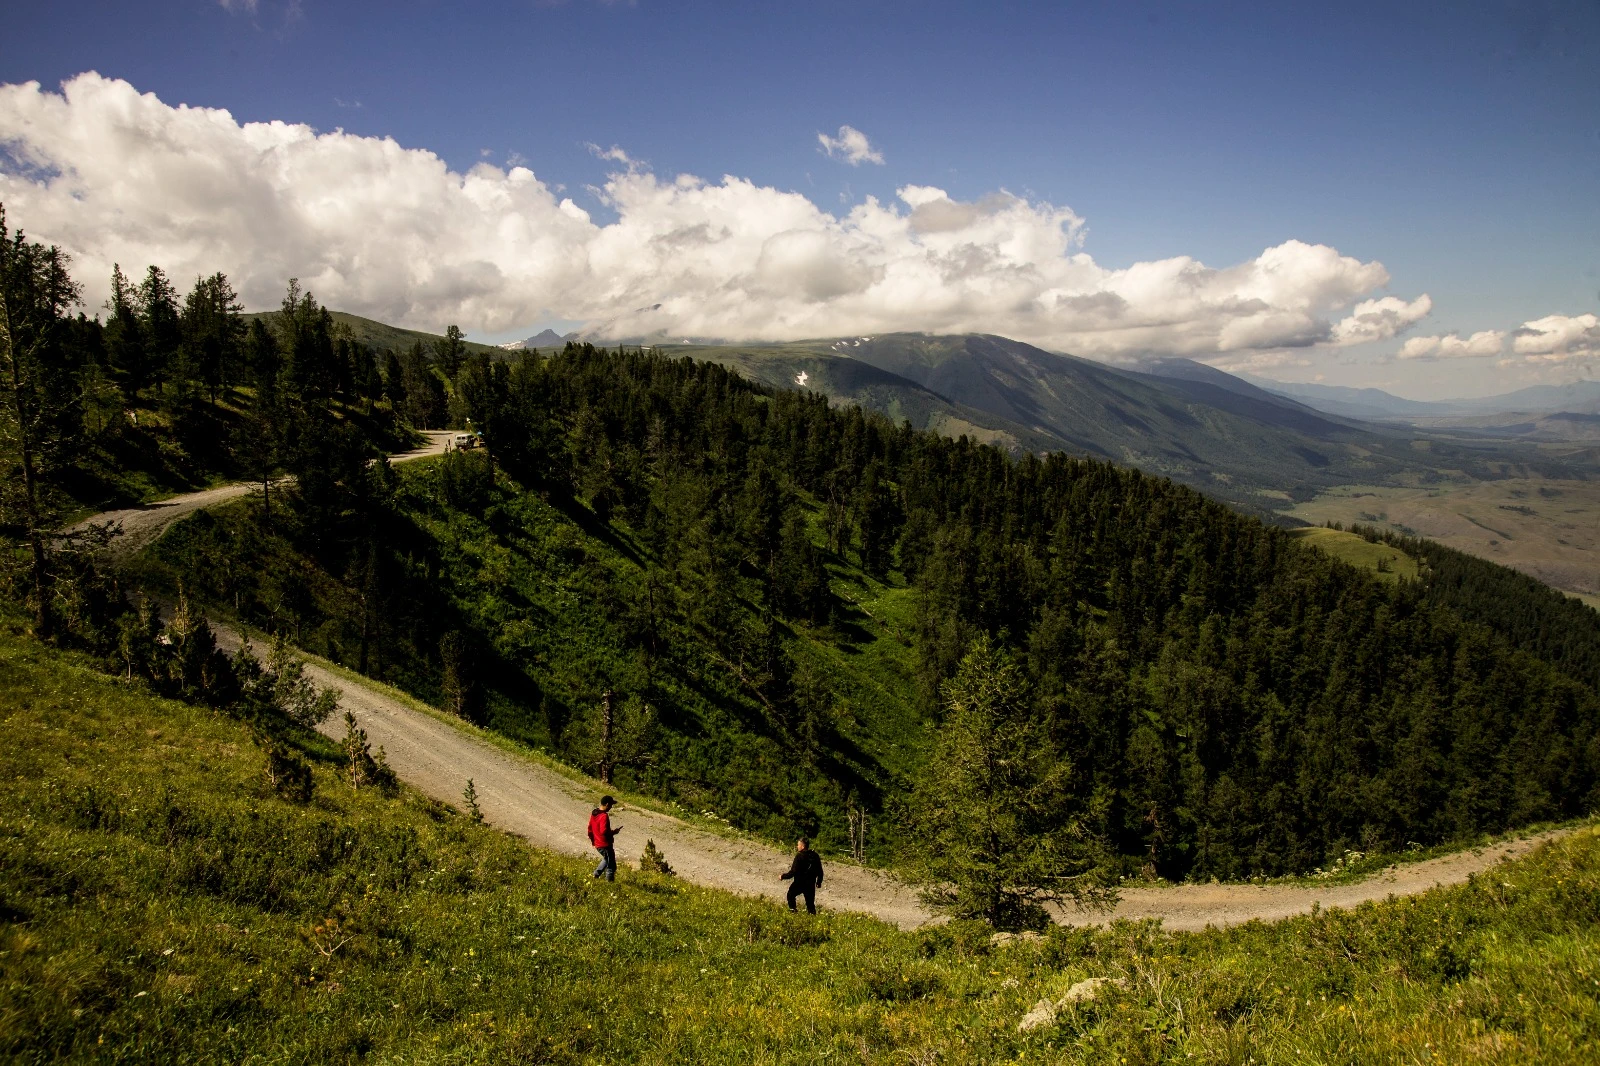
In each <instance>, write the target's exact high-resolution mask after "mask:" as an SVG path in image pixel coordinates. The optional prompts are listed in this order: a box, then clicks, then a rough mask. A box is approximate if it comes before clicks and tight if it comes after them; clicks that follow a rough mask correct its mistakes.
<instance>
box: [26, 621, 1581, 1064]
mask: <svg viewBox="0 0 1600 1066" xmlns="http://www.w3.org/2000/svg"><path fill="white" fill-rule="evenodd" d="M0 708H3V710H0V715H3V721H0V728H3V730H4V736H5V738H6V739H5V742H4V744H3V745H0V1056H3V1057H5V1058H6V1059H7V1060H9V1061H46V1060H95V1061H138V1062H153V1061H170V1062H177V1061H204V1062H212V1061H227V1062H274V1061H356V1060H360V1059H366V1060H370V1061H386V1062H401V1061H432V1062H499V1061H507V1062H510V1061H516V1062H527V1061H538V1062H562V1063H565V1062H572V1063H577V1062H608V1063H617V1062H660V1063H667V1062H697V1063H715V1062H775V1061H782V1062H807V1061H821V1060H824V1059H838V1058H841V1057H848V1058H849V1059H851V1060H862V1061H868V1062H880V1061H881V1062H907V1061H912V1062H917V1061H921V1062H932V1061H938V1062H941V1063H956V1062H1001V1061H1058V1062H1090V1061H1093V1062H1108V1061H1109V1062H1116V1061H1126V1062H1129V1063H1140V1062H1157V1061H1184V1060H1186V1059H1194V1060H1198V1061H1220V1062H1241V1063H1242V1062H1246V1061H1249V1060H1251V1059H1254V1061H1257V1062H1271V1061H1294V1062H1317V1061H1341V1062H1346V1061H1362V1062H1408V1063H1409V1062H1422V1061H1435V1060H1437V1061H1452V1062H1459V1061H1466V1060H1471V1059H1477V1058H1483V1059H1493V1060H1495V1061H1501V1062H1517V1061H1521V1062H1562V1061H1570V1062H1580V1061H1593V1059H1594V1056H1595V1055H1596V1053H1597V1052H1600V837H1597V836H1596V834H1595V833H1594V832H1593V831H1580V832H1579V833H1577V834H1575V835H1574V836H1573V837H1572V838H1570V839H1569V840H1568V841H1566V842H1565V843H1563V844H1561V845H1559V846H1555V847H1551V848H1548V849H1545V850H1543V851H1541V852H1540V853H1539V854H1538V855H1536V856H1535V857H1534V858H1532V859H1530V860H1527V861H1524V862H1521V863H1518V864H1516V865H1511V866H1506V867H1502V868H1500V869H1497V870H1495V871H1494V872H1493V873H1492V874H1490V875H1487V876H1485V877H1482V878H1480V879H1478V880H1477V881H1476V882H1474V883H1473V884H1471V885H1469V886H1464V887H1461V888H1458V889H1454V890H1449V891H1436V892H1433V893H1430V894H1428V895H1426V896H1423V897H1419V898H1416V899H1411V900H1402V901H1392V902H1389V903H1385V904H1380V905H1369V906H1364V907H1362V908H1361V909H1359V910H1358V911H1356V912H1353V913H1349V914H1345V913H1332V914H1324V915H1317V916H1314V917H1309V918H1304V919H1298V920H1294V921H1290V922H1285V923H1281V924H1279V925H1275V926H1270V927H1269V926H1253V927H1246V928H1242V929H1237V930H1233V931H1229V932H1221V933H1205V934H1195V935H1165V934H1162V933H1160V932H1159V931H1158V930H1156V929H1154V928H1151V927H1148V926H1128V925H1123V926H1119V927H1115V928H1113V929H1111V930H1108V931H1100V932H1078V931H1070V930H1057V931H1055V932H1054V933H1052V935H1051V936H1050V937H1049V938H1047V939H1045V940H1044V941H1042V942H1039V943H1036V944H1019V945H1016V946H1012V947H1008V948H1004V949H998V950H991V949H990V947H989V945H988V941H987V938H986V937H985V936H983V935H982V930H981V929H975V928H971V927H966V926H957V927H954V928H946V929H942V930H930V931H925V932H923V933H909V934H908V933H900V932H898V931H896V930H893V929H890V928H888V927H886V926H883V925H880V924H879V923H876V922H873V921H871V920H868V919H860V918H851V917H847V916H841V915H824V916H823V917H821V918H820V919H817V920H814V921H813V920H808V919H805V918H798V919H795V918H790V917H789V916H787V915H785V914H783V913H781V912H780V911H779V910H778V909H777V908H776V907H774V906H772V905H770V904H765V903H761V902H757V901H750V900H742V899H737V898H734V897H730V896H727V895H725V894H722V893H719V892H715V891H712V890H706V889H698V888H695V887H692V886H687V885H683V884H681V883H679V882H677V881H674V880H672V879H668V878H662V877H658V876H650V875H644V874H639V873H636V872H632V871H624V873H623V875H622V879H621V880H620V881H619V882H618V883H617V884H616V885H615V886H608V885H603V884H599V883H596V882H592V881H590V880H589V878H588V868H587V864H586V863H583V862H580V861H574V860H567V859H562V858H557V857H554V856H550V855H546V854H543V853H539V852H535V851H532V850H530V849H528V848H527V847H525V846H524V845H522V844H521V843H520V842H518V841H517V840H515V839H513V838H510V837H507V836H505V835H503V834H501V833H498V832H496V831H494V830H492V829H489V828H486V827H483V826H477V825H473V824H472V823H471V822H470V821H468V819H466V818H465V817H463V816H461V815H459V814H457V813H455V812H453V811H450V810H449V809H447V808H444V807H441V806H439V805H437V804H434V803H431V802H429V801H427V800H424V799H422V798H420V797H418V796H416V795H415V794H413V793H410V792H409V791H402V792H401V793H400V794H399V795H396V796H384V795H382V794H381V793H378V792H376V791H372V790H363V791H359V792H358V791H353V790H352V789H350V788H349V787H348V786H347V785H346V784H344V783H343V782H342V781H341V780H340V779H339V777H338V774H337V761H336V753H335V751H334V750H333V748H332V746H331V745H330V744H328V743H327V742H326V741H323V740H321V739H320V738H317V737H313V736H306V737H302V738H301V739H300V744H301V745H302V747H303V748H304V749H305V752H306V753H307V755H308V756H309V757H310V758H311V760H312V761H313V762H314V763H315V777H316V793H315V797H314V798H313V800H312V801H311V802H310V803H309V804H305V805H297V804H294V803H291V802H288V801H286V800H282V799H279V798H277V796H276V795H275V794H274V793H273V792H272V790H271V789H270V788H268V787H267V785H266V783H265V780H264V777H263V774H262V770H263V766H264V763H265V759H264V756H263V755H262V754H261V753H260V751H259V750H258V749H256V748H255V747H254V746H253V745H252V744H251V742H250V739H249V736H248V733H247V732H246V731H245V729H244V728H243V727H242V726H240V725H239V724H238V723H236V722H233V721H231V720H229V719H227V718H226V717H223V716H220V715H218V714H215V713H214V712H210V711H207V710H202V709H198V708H194V707H190V706H186V705H183V704H178V703H172V702H168V701H162V700H158V699H155V698H153V697H151V696H149V695H148V694H147V693H145V692H144V691H143V690H141V689H140V688H138V687H135V686H130V685H127V684H124V683H122V682H120V681H119V680H117V679H115V678H111V677H107V676H105V675H104V674H100V673H98V672H96V671H95V670H94V669H92V668H91V666H90V665H88V664H87V663H85V662H84V661H82V660H79V659H76V658H74V657H73V656H69V655H64V654H61V653H58V652H54V651H51V650H47V649H44V648H42V647H40V646H39V645H37V644H35V643H33V642H31V641H29V640H28V639H26V638H23V637H21V636H19V635H17V633H16V632H15V630H14V629H13V628H10V627H4V628H3V631H0ZM669 858H670V856H669ZM825 898H826V893H825V892H824V899H825ZM1090 976H1109V977H1121V978H1125V979H1127V986H1126V987H1125V988H1121V989H1117V988H1113V989H1110V990H1109V991H1107V993H1106V994H1104V995H1102V996H1101V997H1100V998H1099V999H1098V1000H1096V1001H1095V1002H1093V1003H1089V1004H1085V1005H1080V1006H1077V1007H1071V1008H1067V1009H1064V1010H1063V1011H1062V1012H1061V1014H1060V1016H1059V1019H1058V1022H1057V1024H1056V1025H1054V1026H1052V1027H1048V1028H1046V1029H1042V1030H1039V1031H1036V1032H1033V1033H1028V1034H1020V1033H1018V1032H1017V1029H1016V1026H1017V1022H1018V1020H1019V1019H1020V1018H1021V1016H1022V1015H1023V1013H1024V1012H1025V1011H1027V1010H1028V1009H1029V1008H1030V1007H1031V1006H1032V1005H1033V1004H1034V1003H1035V1002H1037V1001H1038V1000H1039V999H1040V998H1041V997H1047V996H1048V997H1058V996H1059V995H1061V994H1062V993H1063V992H1064V991H1065V990H1066V989H1067V988H1068V987H1070V986H1071V985H1072V984H1073V983H1074V982H1076V981H1078V980H1080V979H1082V978H1085V977H1090ZM935 1052H937V1054H935Z"/></svg>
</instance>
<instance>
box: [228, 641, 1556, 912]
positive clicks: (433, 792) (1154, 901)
mask: <svg viewBox="0 0 1600 1066" xmlns="http://www.w3.org/2000/svg"><path fill="white" fill-rule="evenodd" d="M220 636H221V638H222V640H223V641H224V643H225V644H228V645H233V644H235V643H236V641H237V638H236V637H234V636H233V635H232V634H231V633H227V632H223V633H221V634H220ZM307 670H308V673H310V675H311V676H312V677H313V679H315V680H316V682H317V683H318V684H319V685H324V686H332V687H336V688H339V689H341V691H342V695H341V698H340V704H339V705H340V710H341V711H343V710H349V711H351V712H352V713H354V714H355V716H356V720H357V721H358V722H359V723H360V724H361V728H363V729H365V730H366V731H367V735H368V737H369V738H370V739H371V741H372V744H373V746H374V747H377V746H379V745H382V747H383V748H384V750H385V753H386V755H387V757H388V760H389V764H390V765H391V766H392V767H394V769H395V772H396V773H397V774H399V776H400V778H401V779H402V780H403V781H405V782H406V783H407V784H408V785H410V786H412V787H413V788H416V789H418V790H419V791H421V792H423V793H425V794H427V795H429V796H432V797H434V798H435V799H438V800H442V801H443V802H445V803H449V804H452V805H455V806H460V804H461V793H462V791H463V790H464V789H465V788H466V784H467V780H468V779H469V778H470V779H471V780H472V782H473V788H474V789H475V790H476V792H477V795H478V804H479V806H480V807H481V808H482V810H483V814H484V818H485V820H487V821H488V822H489V823H490V824H492V825H495V826H498V827H499V828H501V829H505V830H507V831H508V832H511V833H515V834H516V835H518V836H520V837H522V838H524V839H525V840H527V841H528V842H529V843H530V844H533V845H534V846H536V847H541V848H548V849H549V850H551V851H558V852H562V853H564V854H568V855H583V856H591V855H593V854H594V852H593V850H592V849H591V848H590V847H589V844H588V841H587V839H586V837H585V834H584V827H585V825H586V824H587V822H588V818H589V813H590V811H591V809H592V808H593V805H594V803H595V800H596V799H597V797H598V793H597V791H596V790H595V789H594V788H585V787H584V786H582V785H581V784H579V783H577V782H574V781H572V780H571V779H569V778H567V777H564V776H562V775H561V774H558V773H556V772H555V771H553V770H551V769H550V768H549V767H547V766H544V765H542V764H541V763H539V762H536V761H535V760H533V759H530V758H524V757H521V756H519V755H516V754H514V753H513V752H511V751H508V750H506V749H504V748H501V747H498V746H496V745H494V744H491V743H489V742H488V741H487V740H485V739H483V738H482V737H481V736H479V735H477V734H476V731H475V730H472V729H471V728H470V727H467V726H464V725H462V724H460V723H456V722H454V721H452V720H451V719H449V718H447V717H445V716H443V715H442V714H429V713H426V712H423V711H420V710H417V709H415V708H414V707H413V706H411V705H410V704H409V703H408V702H407V701H405V700H403V699H400V698H398V697H396V696H395V695H392V694H390V693H389V692H387V691H386V690H385V689H384V687H383V686H380V685H376V684H372V683H362V682H360V681H356V682H352V681H351V680H350V679H349V678H348V677H344V676H339V675H336V674H334V673H333V672H332V671H330V670H327V669H325V668H323V667H321V666H319V665H317V664H316V663H308V664H307ZM323 732H324V733H326V734H327V735H329V736H332V737H342V736H343V734H344V725H343V716H342V714H340V715H336V716H335V717H334V718H332V719H330V720H329V721H328V722H327V723H326V724H325V725H324V726H323ZM616 821H617V823H618V824H619V825H621V826H623V827H624V829H623V832H622V833H621V834H619V836H618V839H617V860H618V862H619V863H621V862H627V863H631V864H635V865H636V864H637V862H638V857H639V853H640V852H641V851H642V850H643V849H644V843H645V841H646V840H654V841H655V843H656V846H657V847H658V848H660V849H661V851H662V852H663V853H664V854H665V855H666V857H667V861H668V862H670V863H671V864H672V866H673V868H674V869H675V870H676V871H677V872H678V874H679V875H680V876H682V877H683V878H685V879H686V880H689V881H692V882H694V883H696V884H702V885H709V886H713V887H716V888H722V889H726V890H728V891H731V892H736V893H739V894H741V895H746V896H763V897H766V898H768V899H773V900H779V899H782V898H783V890H784V888H785V886H784V885H783V884H782V883H781V882H780V881H779V880H778V874H779V873H780V872H781V871H783V870H784V869H786V868H787V864H788V854H787V852H786V851H784V850H781V849H779V848H775V847H773V846H771V845H769V844H766V843H763V842H761V841H757V840H754V839H752V838H749V837H744V836H738V837H733V838H730V837H726V836H722V835H720V834H717V833H712V832H708V831H706V830H704V829H701V828H698V827H696V826H694V825H691V824H688V823H686V822H684V821H682V820H681V819H678V818H674V817H672V816H671V815H668V814H662V813H659V812H656V811H648V810H643V809H639V808H621V809H619V810H618V811H617V812H616ZM1560 835H1562V832H1561V831H1552V832H1546V833H1541V834H1537V835H1534V836H1529V837H1527V838H1525V839H1521V840H1511V841H1505V842H1501V843H1498V844H1494V845H1491V846H1488V847H1483V848H1474V849H1469V850H1466V851H1460V852H1456V853H1454V854H1450V855H1445V856H1441V857H1440V858H1437V859H1429V860H1426V861H1423V862H1416V863H1410V864H1406V865H1403V866H1393V867H1390V868H1388V869H1387V870H1384V871H1383V872H1381V873H1379V874H1376V875H1374V876H1373V877H1370V878H1368V879H1366V880H1364V881H1360V882H1356V883H1352V884H1340V885H1327V886H1321V885H1310V886H1306V885H1240V884H1218V885H1176V886H1172V887H1168V888H1132V889H1128V890H1125V891H1124V892H1123V894H1122V900H1121V902H1120V903H1119V904H1118V905H1117V907H1116V909H1115V910H1114V911H1112V912H1111V913H1110V914H1106V913H1102V912H1094V911H1077V910H1071V909H1067V910H1063V911H1061V912H1058V913H1057V914H1056V919H1057V920H1058V921H1060V922H1062V923H1064V924H1069V925H1098V924H1105V923H1107V922H1109V921H1112V920H1115V919H1120V918H1125V919H1130V920H1135V921H1137V920H1141V919H1149V918H1158V919H1160V920H1161V922H1162V925H1163V927H1164V928H1167V929H1171V930H1175V931H1194V930H1200V929H1204V928H1206V927H1207V926H1217V927H1226V926H1231V925H1239V924H1242V923H1244V922H1249V921H1256V920H1260V921H1277V920H1279V919H1282V918H1288V917H1291V916H1293V915H1297V914H1308V913H1310V912H1311V910H1312V908H1313V907H1321V908H1322V909H1323V910H1329V909H1333V908H1344V909H1349V908H1352V907H1355V906H1356V905H1357V904H1360V903H1364V902H1367V901H1369V900H1381V899H1385V898H1387V897H1389V896H1391V895H1394V896H1405V895H1413V894H1416V893H1419V892H1425V891H1427V890H1428V889H1430V888H1433V887H1435V886H1437V885H1453V884H1459V883H1461V882H1463V881H1465V880H1466V879H1467V877H1468V876H1469V875H1471V874H1473V873H1476V872H1479V871H1482V870H1487V869H1489V868H1490V867H1492V866H1494V865H1495V864H1497V863H1499V862H1502V861H1505V860H1508V859H1512V858H1516V857H1519V856H1521V855H1525V854H1527V853H1528V852H1530V851H1532V850H1533V849H1534V848H1535V847H1537V846H1538V845H1539V844H1541V843H1543V842H1545V841H1547V840H1551V839H1554V838H1555V837H1557V836H1560ZM820 905H822V906H823V907H825V908H830V909H834V910H841V911H853V912H856V913H861V914H870V915H873V916H874V917H877V918H879V919H882V920H883V921H886V922H891V923H893V924H895V925H898V926H900V927H901V928H904V929H913V928H916V927H917V926H920V925H923V924H925V923H927V922H928V921H930V920H931V919H932V915H931V914H930V913H929V912H928V910H927V909H926V908H924V907H923V906H922V905H921V903H920V902H919V900H918V899H917V895H916V892H915V891H914V890H913V889H912V888H910V887H909V886H907V885H905V884H904V883H902V882H900V881H897V880H895V879H893V878H891V877H889V876H887V875H885V874H882V873H879V872H878V871H875V870H870V869H866V868H864V867H859V866H853V865H850V864H847V863H842V862H830V863H829V864H828V876H827V881H826V885H825V887H824V889H823V891H822V893H820Z"/></svg>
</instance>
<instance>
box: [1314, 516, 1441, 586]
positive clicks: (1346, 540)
mask: <svg viewBox="0 0 1600 1066" xmlns="http://www.w3.org/2000/svg"><path fill="white" fill-rule="evenodd" d="M1289 536H1291V537H1293V538H1294V539H1295V540H1298V541H1299V542H1300V543H1302V544H1309V545H1310V546H1311V547H1313V548H1316V549H1317V550H1318V551H1323V552H1327V553H1328V554H1329V555H1331V556H1333V557H1334V558H1335V559H1343V560H1344V561H1345V562H1347V563H1349V564H1350V565H1351V566H1354V567H1356V568H1358V569H1361V570H1367V571H1370V572H1371V573H1373V574H1375V575H1377V577H1378V580H1380V581H1399V580H1400V579H1401V578H1405V579H1406V580H1408V581H1410V580H1415V579H1416V576H1417V561H1416V560H1415V559H1413V558H1411V556H1409V555H1407V554H1406V553H1405V552H1403V551H1400V550H1398V549H1396V548H1391V547H1389V545H1387V544H1374V543H1372V542H1371V541H1369V540H1367V539H1366V538H1365V537H1362V536H1360V535H1358V534H1355V533H1349V532H1346V531H1345V530H1342V529H1330V528H1328V527H1327V526H1307V527H1304V528H1301V529H1291V530H1289Z"/></svg>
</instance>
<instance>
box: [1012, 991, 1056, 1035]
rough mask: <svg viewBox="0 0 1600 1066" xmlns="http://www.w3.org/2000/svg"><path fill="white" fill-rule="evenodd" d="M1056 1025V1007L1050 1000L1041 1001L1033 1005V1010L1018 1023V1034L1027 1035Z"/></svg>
mask: <svg viewBox="0 0 1600 1066" xmlns="http://www.w3.org/2000/svg"><path fill="white" fill-rule="evenodd" d="M1055 1023H1056V1005H1055V1004H1054V1003H1051V1002H1050V1001H1049V1000H1048V999H1041V1000H1040V1001H1039V1002H1037V1003H1035V1004H1034V1005H1033V1009H1032V1010H1030V1011H1029V1012H1028V1013H1026V1014H1024V1015H1023V1016H1022V1020H1021V1021H1020V1022H1018V1023H1017V1032H1019V1033H1026V1032H1029V1031H1031V1030H1034V1029H1042V1028H1044V1027H1045V1026H1047V1025H1054V1024H1055Z"/></svg>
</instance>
